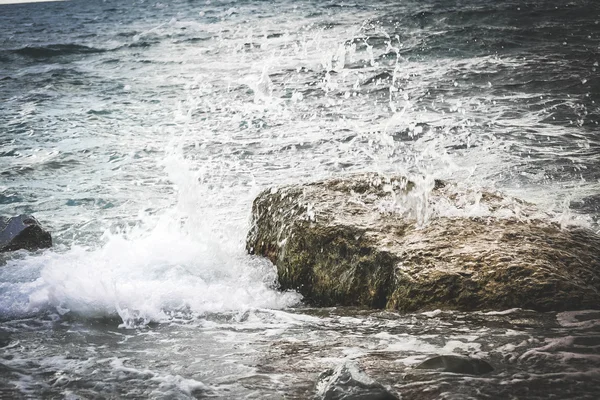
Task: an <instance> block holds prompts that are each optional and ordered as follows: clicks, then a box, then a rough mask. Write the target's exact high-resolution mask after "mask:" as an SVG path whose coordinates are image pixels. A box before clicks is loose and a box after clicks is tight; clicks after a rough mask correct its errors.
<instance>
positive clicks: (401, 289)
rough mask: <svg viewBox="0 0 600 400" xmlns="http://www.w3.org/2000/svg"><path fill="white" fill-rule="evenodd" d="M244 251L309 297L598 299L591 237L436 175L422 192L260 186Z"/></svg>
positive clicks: (355, 179)
mask: <svg viewBox="0 0 600 400" xmlns="http://www.w3.org/2000/svg"><path fill="white" fill-rule="evenodd" d="M436 207H437V208H436ZM436 210H437V211H436ZM440 210H442V211H443V212H438V211H440ZM247 249H248V251H249V252H250V253H251V254H257V255H261V256H265V257H268V258H269V259H270V260H271V261H272V262H273V263H274V264H275V265H276V267H277V271H278V277H279V284H280V286H281V289H283V290H287V289H294V290H298V291H299V292H300V293H301V294H302V295H303V296H304V297H305V300H306V301H307V302H308V303H310V304H312V305H319V306H335V305H355V306H366V307H375V308H390V309H397V310H402V311H415V310H426V309H436V308H442V309H460V310H482V309H507V308H514V307H521V308H529V309H534V310H540V311H544V310H572V309H586V308H597V307H598V305H599V304H600V293H599V290H600V237H599V236H598V235H597V234H595V233H594V232H592V231H590V230H588V229H584V228H581V227H573V226H569V227H561V226H560V225H559V224H557V223H555V222H551V221H550V220H549V218H548V217H547V216H546V215H544V214H543V213H541V212H539V211H537V210H536V209H535V208H534V207H533V206H531V205H529V204H526V203H524V202H522V201H519V200H516V199H512V198H509V197H504V196H501V195H498V194H495V193H487V192H481V193H474V192H461V191H459V190H458V189H456V187H454V186H452V185H449V184H444V183H443V182H439V181H436V182H435V184H434V183H433V182H432V183H431V185H430V187H429V188H426V190H423V189H422V188H420V187H417V186H416V185H415V184H413V183H412V182H409V181H407V180H406V179H405V178H403V177H392V178H386V177H383V176H380V175H377V174H361V175H354V176H350V177H347V178H340V179H331V180H325V181H320V182H315V183H309V184H303V185H290V186H285V187H282V188H279V189H270V190H266V191H264V192H262V193H261V194H260V195H259V196H258V197H257V198H256V200H255V201H254V204H253V207H252V225H251V229H250V232H249V234H248V239H247Z"/></svg>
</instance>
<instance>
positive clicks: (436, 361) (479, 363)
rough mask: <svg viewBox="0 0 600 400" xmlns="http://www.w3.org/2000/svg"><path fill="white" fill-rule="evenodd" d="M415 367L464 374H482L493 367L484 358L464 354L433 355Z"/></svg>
mask: <svg viewBox="0 0 600 400" xmlns="http://www.w3.org/2000/svg"><path fill="white" fill-rule="evenodd" d="M416 368H417V369H434V370H437V371H442V372H452V373H455V374H465V375H483V374H487V373H488V372H492V371H493V370H494V368H493V367H492V366H491V365H490V364H489V363H488V362H487V361H484V360H480V359H478V358H470V357H464V356H455V355H448V356H435V357H432V358H430V359H428V360H425V361H423V362H422V363H421V364H419V365H417V366H416Z"/></svg>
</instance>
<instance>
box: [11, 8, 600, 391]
mask: <svg viewBox="0 0 600 400" xmlns="http://www.w3.org/2000/svg"><path fill="white" fill-rule="evenodd" d="M2 3H3V2H0V215H4V216H13V215H18V214H23V213H31V214H33V215H35V217H36V218H37V219H38V220H39V221H40V222H41V223H42V225H44V226H45V227H46V228H47V229H48V230H49V231H51V232H52V235H53V240H54V247H53V248H52V249H50V250H40V251H37V252H31V253H30V252H25V251H17V252H13V253H1V254H0V398H68V399H95V398H157V399H163V398H164V399H167V398H168V399H171V398H177V399H180V398H181V399H185V398H211V397H212V398H229V399H240V398H249V399H282V398H286V399H288V398H289V399H307V398H313V397H314V396H315V395H316V394H317V388H316V385H317V381H318V379H319V375H320V374H321V373H322V372H324V371H326V370H328V369H334V368H337V367H339V366H340V365H343V364H348V365H354V366H357V367H358V368H359V369H360V370H363V371H364V372H365V373H366V374H367V375H368V376H369V377H371V378H373V379H375V380H376V381H377V382H379V383H381V384H383V385H384V386H385V387H386V388H388V389H389V390H390V392H391V393H394V394H396V395H398V396H399V397H401V398H403V399H467V398H472V399H500V398H502V399H506V398H515V399H548V398H557V399H596V398H597V397H598V393H600V311H599V310H584V311H572V312H560V313H559V312H548V313H538V312H534V311H530V310H523V309H513V310H505V311H495V312H483V311H482V312H468V313H467V312H457V311H441V310H431V311H426V312H422V313H415V314H400V313H394V312H389V311H382V310H370V311H369V310H362V309H354V308H321V309H318V308H309V307H306V306H305V305H303V304H302V301H301V298H300V295H299V294H297V293H295V292H280V291H278V290H277V284H276V274H275V271H274V269H273V266H272V265H271V264H269V263H268V262H267V261H265V260H262V259H260V258H254V257H251V256H248V255H247V254H246V252H245V248H244V242H245V236H246V233H247V231H248V224H249V214H250V207H251V203H252V200H253V199H254V197H255V196H256V195H257V194H258V193H259V192H260V191H261V190H263V189H265V188H268V187H272V186H278V185H282V184H287V183H297V182H306V181H309V180H313V179H320V178H325V177H331V176H337V175H342V174H347V173H352V172H359V171H377V172H381V173H395V174H404V175H407V176H409V177H410V178H411V179H412V180H414V181H415V182H417V184H418V185H419V184H421V185H422V186H423V187H424V188H425V187H427V186H428V183H430V182H432V181H433V179H447V180H450V181H452V182H455V183H456V184H457V185H458V186H459V188H463V189H464V191H465V193H467V192H468V193H473V192H474V191H475V192H477V191H478V190H483V189H486V190H489V189H491V190H499V191H502V192H505V193H508V194H510V195H512V196H516V197H519V198H522V199H524V200H526V201H529V202H532V203H535V204H537V206H538V207H539V208H540V209H542V210H543V211H544V213H546V215H548V218H551V219H553V220H554V221H555V222H557V223H559V224H562V225H565V226H566V225H571V224H574V225H581V226H585V227H587V228H589V229H591V230H592V231H596V232H599V231H600V226H599V220H600V128H599V126H598V124H599V122H600V73H599V71H598V70H599V68H600V66H599V63H600V4H598V3H597V2H595V1H593V0H575V1H571V2H563V1H558V0H546V1H542V0H539V1H530V2H526V3H523V2H517V1H503V2H491V1H485V0H467V1H462V2H450V1H445V0H430V1H427V2H422V1H416V0H408V1H401V2H400V1H392V0H390V1H383V0H382V1H376V2H363V1H358V2H353V3H346V2H338V1H327V2H321V1H307V2H295V1H291V0H286V1H282V2H278V3H273V2H260V1H217V0H212V1H190V0H171V1H164V2H159V1H133V0H132V1H116V0H105V1H83V0H74V1H65V2H46V3H29V4H2ZM476 207H477V204H475V203H474V204H473V207H471V208H469V210H470V211H471V212H477V213H478V215H479V214H480V213H483V212H485V210H474V208H476ZM421 209H422V210H424V211H423V212H424V213H425V214H424V215H426V216H427V217H428V218H430V217H431V218H433V217H435V215H436V213H440V214H443V213H444V212H445V211H444V210H443V209H441V206H440V205H436V204H422V205H421ZM425 223H426V221H425ZM599 252H600V250H599ZM436 355H462V356H470V357H474V358H480V359H483V360H486V361H487V362H489V363H490V364H491V365H492V367H493V368H494V370H493V371H491V372H489V373H484V374H482V375H471V374H465V373H458V374H456V373H451V372H443V371H436V370H428V369H419V368H415V367H416V366H418V365H419V364H420V363H421V362H423V361H424V360H426V359H428V358H430V357H432V356H436Z"/></svg>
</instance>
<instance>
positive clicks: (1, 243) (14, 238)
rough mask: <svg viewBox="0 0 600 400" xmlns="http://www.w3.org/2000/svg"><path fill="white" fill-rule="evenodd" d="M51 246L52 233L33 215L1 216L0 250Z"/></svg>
mask: <svg viewBox="0 0 600 400" xmlns="http://www.w3.org/2000/svg"><path fill="white" fill-rule="evenodd" d="M51 246H52V237H51V236H50V233H48V232H47V231H45V230H44V228H42V226H41V225H40V223H39V222H38V220H37V219H35V218H34V217H33V216H31V215H19V216H16V217H12V218H6V217H0V252H5V251H14V250H20V249H26V250H37V249H45V248H47V247H51Z"/></svg>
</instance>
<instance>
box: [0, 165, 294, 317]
mask: <svg viewBox="0 0 600 400" xmlns="http://www.w3.org/2000/svg"><path fill="white" fill-rule="evenodd" d="M164 165H165V170H166V171H167V173H168V174H169V176H170V177H171V179H172V180H173V181H174V183H175V185H176V187H177V188H178V190H177V193H178V200H177V202H176V203H175V205H174V206H173V207H172V208H170V209H167V210H165V211H164V212H162V213H161V214H160V215H159V216H158V217H155V218H152V217H150V216H143V215H142V218H141V219H142V221H145V222H143V223H142V224H140V225H138V226H134V227H133V228H129V229H126V230H123V231H120V232H111V231H106V232H105V233H104V235H103V238H102V240H103V244H102V245H100V246H98V247H97V248H89V247H82V246H73V247H71V248H70V249H68V250H67V251H65V252H62V253H59V252H53V251H46V252H44V253H42V254H36V255H32V256H25V257H24V258H23V259H21V260H11V261H9V262H8V265H6V266H5V267H4V268H3V269H2V270H0V273H1V274H2V278H3V279H2V281H3V282H4V283H3V286H4V287H5V289H6V290H5V291H3V296H2V299H1V301H2V302H1V303H0V306H1V307H2V314H3V315H6V316H11V317H19V316H24V315H30V314H37V313H41V312H56V313H58V314H60V315H65V314H71V315H76V316H79V317H84V318H98V317H107V316H108V317H110V316H117V315H118V316H119V317H120V318H121V319H122V321H123V326H125V327H132V326H135V325H137V324H146V323H148V322H151V321H155V322H156V321H158V322H160V321H165V320H168V319H169V318H170V317H172V316H173V315H200V314H205V313H213V312H223V311H232V310H233V311H244V310H248V309H251V308H282V307H289V306H291V305H294V304H296V303H297V302H298V301H299V300H300V296H299V295H298V294H296V293H291V292H290V293H280V292H277V291H276V290H275V289H276V287H275V283H276V274H275V271H274V268H273V266H272V265H271V264H270V263H268V262H267V261H265V260H261V259H257V258H252V257H250V256H247V255H245V250H244V246H243V239H244V235H243V232H240V231H237V232H231V231H224V230H223V227H222V225H220V224H222V221H221V220H220V219H219V218H218V216H216V215H212V214H211V210H210V208H207V206H206V204H205V202H206V200H207V199H206V198H205V197H203V196H206V195H207V192H206V191H205V190H202V188H201V187H200V185H201V184H200V183H199V178H198V174H197V173H195V172H193V171H190V170H189V168H187V164H186V161H185V160H183V159H182V158H180V157H178V156H175V155H172V154H171V155H169V156H168V157H167V158H166V159H165V161H164ZM208 203H210V202H208Z"/></svg>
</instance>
